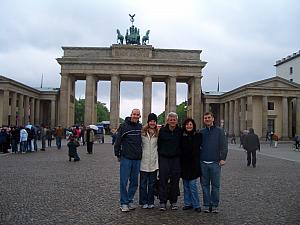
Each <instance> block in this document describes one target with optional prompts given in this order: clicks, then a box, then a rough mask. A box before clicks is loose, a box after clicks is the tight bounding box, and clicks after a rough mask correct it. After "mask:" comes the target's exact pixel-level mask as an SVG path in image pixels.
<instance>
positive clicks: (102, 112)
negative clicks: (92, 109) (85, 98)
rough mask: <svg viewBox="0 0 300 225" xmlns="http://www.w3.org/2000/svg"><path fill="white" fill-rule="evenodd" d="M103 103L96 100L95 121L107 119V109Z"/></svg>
mask: <svg viewBox="0 0 300 225" xmlns="http://www.w3.org/2000/svg"><path fill="white" fill-rule="evenodd" d="M105 105H106V104H105V103H101V102H97V106H96V107H97V122H101V121H107V120H109V111H108V108H107V107H106V106H105Z"/></svg>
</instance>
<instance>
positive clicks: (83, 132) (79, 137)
mask: <svg viewBox="0 0 300 225" xmlns="http://www.w3.org/2000/svg"><path fill="white" fill-rule="evenodd" d="M93 128H94V127H93ZM91 130H92V131H93V132H92V134H91V135H90V131H91ZM104 132H105V131H104V129H101V128H98V127H97V130H95V128H94V129H91V128H90V127H89V126H88V127H85V126H84V125H81V126H72V127H69V128H62V127H61V126H60V125H59V126H57V127H54V128H51V127H49V126H33V125H31V124H28V125H26V126H18V127H17V126H12V127H8V126H7V127H6V126H3V127H2V128H0V152H1V153H3V154H5V153H10V152H11V153H31V152H37V151H38V150H40V151H45V150H46V149H47V148H49V147H52V146H53V145H55V146H56V147H57V149H61V147H62V139H66V140H68V141H69V140H71V139H74V140H76V141H78V142H80V143H81V144H82V145H85V144H87V152H88V153H91V152H92V144H93V143H94V142H96V141H99V143H104Z"/></svg>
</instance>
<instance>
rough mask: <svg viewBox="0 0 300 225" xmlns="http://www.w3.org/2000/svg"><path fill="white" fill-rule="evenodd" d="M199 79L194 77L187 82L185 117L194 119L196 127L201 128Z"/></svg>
mask: <svg viewBox="0 0 300 225" xmlns="http://www.w3.org/2000/svg"><path fill="white" fill-rule="evenodd" d="M201 108H202V107H201V77H198V76H197V77H194V78H191V79H190V80H189V81H188V100H187V116H188V117H191V118H194V120H195V123H196V127H197V128H200V127H202V113H201V112H202V111H201Z"/></svg>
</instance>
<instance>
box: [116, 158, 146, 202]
mask: <svg viewBox="0 0 300 225" xmlns="http://www.w3.org/2000/svg"><path fill="white" fill-rule="evenodd" d="M140 165H141V160H132V159H127V158H125V157H121V161H120V203H121V205H128V204H129V203H131V202H133V198H134V194H135V192H136V190H137V188H138V184H139V182H138V180H139V172H140ZM128 180H129V186H128V189H127V184H128Z"/></svg>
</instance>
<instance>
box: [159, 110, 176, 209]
mask: <svg viewBox="0 0 300 225" xmlns="http://www.w3.org/2000/svg"><path fill="white" fill-rule="evenodd" d="M177 123H178V116H177V114H176V113H175V112H170V113H169V114H168V116H167V124H166V125H165V126H164V127H162V128H160V130H159V135H158V141H157V144H158V166H159V201H160V210H161V211H165V210H167V208H166V206H167V200H169V201H170V204H171V210H177V209H178V206H177V199H178V193H179V180H180V157H179V156H180V138H181V133H182V131H181V128H179V126H178V124H177ZM169 181H170V182H169ZM168 183H170V193H168ZM168 195H169V199H168Z"/></svg>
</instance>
